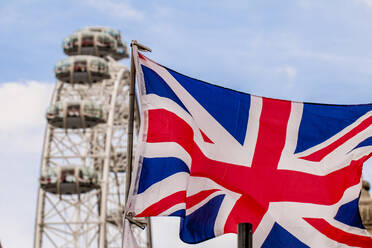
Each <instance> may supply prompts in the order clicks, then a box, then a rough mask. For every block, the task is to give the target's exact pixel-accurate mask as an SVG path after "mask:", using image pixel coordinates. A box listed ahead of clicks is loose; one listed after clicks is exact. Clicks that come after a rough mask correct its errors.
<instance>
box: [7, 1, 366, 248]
mask: <svg viewBox="0 0 372 248" xmlns="http://www.w3.org/2000/svg"><path fill="white" fill-rule="evenodd" d="M370 23H372V0H337V1H336V0H329V1H323V0H296V1H295V0H283V1H273V0H272V1H268V0H262V1H248V0H230V1H227V0H213V1H212V0H209V1H186V0H181V1H169V0H159V1H130V0H121V1H115V0H106V1H103V0H102V1H101V0H81V1H72V0H66V1H55V0H54V1H46V0H12V1H6V0H2V1H0V34H1V39H0V48H1V55H0V68H1V69H0V72H1V73H0V113H1V114H2V116H1V122H0V147H1V164H0V167H1V169H2V173H1V174H0V199H1V201H0V202H1V204H0V220H1V225H0V240H2V242H3V243H4V244H5V247H32V240H33V228H34V226H33V225H34V214H35V206H36V190H37V186H38V182H37V178H38V175H39V166H40V156H41V146H42V141H43V132H44V128H45V121H44V116H43V113H44V110H45V109H46V107H47V105H48V102H49V99H50V96H51V95H50V94H51V91H52V89H53V86H54V83H55V78H54V75H53V67H54V65H55V63H56V62H57V61H58V60H60V59H62V58H63V57H65V55H64V54H63V52H62V48H61V44H62V40H63V38H65V37H66V36H68V35H69V34H71V33H72V32H73V31H75V30H76V29H78V28H81V27H84V26H87V25H102V26H110V27H113V28H117V29H119V30H121V32H122V35H123V37H124V40H125V41H126V42H127V43H129V42H130V40H132V39H136V40H138V41H140V42H141V43H143V44H145V45H147V46H149V47H150V48H152V50H153V53H152V54H151V55H149V56H150V57H151V58H153V59H154V60H156V61H158V62H159V63H161V64H164V65H166V66H168V67H171V68H173V69H175V70H177V71H179V72H182V73H184V74H187V75H190V76H192V77H195V78H199V79H202V80H205V81H208V82H211V83H215V84H218V85H222V86H225V87H229V88H233V89H236V90H240V91H245V92H249V93H252V94H256V95H263V96H268V97H275V98H283V99H291V100H298V101H310V102H321V103H342V104H351V103H370V102H372V98H371V92H372V83H371V81H372V49H371V47H372V26H371V25H370ZM122 63H124V64H128V61H123V62H122ZM365 178H367V179H368V180H369V181H370V182H372V163H371V162H369V163H367V165H366V169H365ZM171 222H172V224H169V225H170V226H176V225H177V224H176V221H173V220H172V221H171ZM167 223H168V222H167ZM157 225H158V226H157V230H156V232H157V233H156V236H157V237H164V235H166V234H167V233H168V232H172V235H173V234H174V235H173V236H174V237H172V238H169V239H170V241H169V242H178V241H177V231H174V228H169V226H168V224H166V225H165V224H161V223H160V224H157ZM161 232H162V233H163V234H162V233H161ZM164 233H165V234H164ZM162 235H163V236H162ZM20 236H21V237H22V239H20V238H19V237H20ZM156 242H157V241H155V244H156ZM224 242H226V243H224ZM234 242H235V240H234V237H233V236H230V238H227V239H226V238H225V239H223V241H218V242H217V243H221V245H223V244H224V245H226V244H230V245H231V244H235V243H234ZM217 243H213V244H209V246H210V247H217V246H216V245H217ZM158 244H160V243H158ZM172 244H174V243H172ZM177 245H178V247H185V246H183V245H181V243H177ZM177 245H174V246H173V247H175V246H177ZM158 247H161V246H160V245H159V246H158ZM197 247H199V246H197ZM200 247H208V246H207V245H202V246H200ZM221 247H222V246H221Z"/></svg>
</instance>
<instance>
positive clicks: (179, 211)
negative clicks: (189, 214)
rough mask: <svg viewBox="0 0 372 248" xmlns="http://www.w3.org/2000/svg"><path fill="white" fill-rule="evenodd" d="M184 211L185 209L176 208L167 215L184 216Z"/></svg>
mask: <svg viewBox="0 0 372 248" xmlns="http://www.w3.org/2000/svg"><path fill="white" fill-rule="evenodd" d="M185 215H186V211H185V209H180V210H177V211H176V212H173V213H171V214H170V215H169V216H178V217H185Z"/></svg>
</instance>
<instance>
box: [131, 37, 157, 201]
mask: <svg viewBox="0 0 372 248" xmlns="http://www.w3.org/2000/svg"><path fill="white" fill-rule="evenodd" d="M130 46H131V50H132V56H131V63H130V86H129V120H128V140H127V168H126V185H125V201H127V200H128V196H129V188H130V184H131V180H132V160H133V159H132V158H133V126H134V101H135V96H136V91H135V83H136V65H135V61H134V55H136V56H137V54H138V50H142V51H149V52H151V49H150V48H148V47H146V46H144V45H142V44H139V43H138V42H137V41H136V40H132V42H131V44H130ZM137 109H138V106H137ZM138 117H139V114H138Z"/></svg>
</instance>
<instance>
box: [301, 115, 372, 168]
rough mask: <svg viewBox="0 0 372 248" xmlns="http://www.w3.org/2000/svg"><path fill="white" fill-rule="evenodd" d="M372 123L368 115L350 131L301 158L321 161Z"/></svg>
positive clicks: (371, 117)
mask: <svg viewBox="0 0 372 248" xmlns="http://www.w3.org/2000/svg"><path fill="white" fill-rule="evenodd" d="M371 124H372V116H370V117H368V118H367V119H365V120H364V121H362V122H361V123H360V124H359V125H358V126H356V127H354V128H353V129H352V130H351V131H350V132H348V133H346V134H345V135H344V136H342V137H341V138H339V139H337V140H336V141H334V142H333V143H331V144H330V145H328V146H326V147H324V148H323V149H321V150H319V151H316V152H314V153H312V154H310V155H307V156H305V157H301V158H302V159H305V160H309V161H314V162H319V161H321V160H322V159H323V158H324V157H326V156H327V155H328V154H330V153H331V152H333V151H334V150H335V149H336V148H337V147H339V146H341V145H342V144H344V143H345V142H346V141H348V140H349V139H351V138H352V137H354V136H355V135H357V134H358V133H360V132H362V131H363V130H365V129H366V128H368V127H369V126H370V125H371Z"/></svg>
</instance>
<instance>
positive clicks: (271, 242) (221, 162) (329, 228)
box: [127, 54, 372, 248]
mask: <svg viewBox="0 0 372 248" xmlns="http://www.w3.org/2000/svg"><path fill="white" fill-rule="evenodd" d="M135 56H136V55H135ZM135 60H136V67H137V78H138V81H139V95H140V108H141V117H142V119H141V120H142V122H141V128H140V134H139V141H138V145H137V151H136V152H137V154H136V161H135V171H134V173H133V176H134V178H135V180H133V181H132V185H131V196H130V198H129V203H128V205H127V207H128V211H130V212H132V213H134V215H135V216H137V217H143V216H179V217H181V224H180V238H181V239H182V240H183V241H184V242H186V243H198V242H201V241H204V240H207V239H210V238H213V237H216V236H218V235H222V234H224V233H236V232H237V224H238V223H242V222H249V223H251V224H252V225H253V245H254V247H286V248H288V247H316V248H319V247H327V248H331V247H372V239H371V237H370V236H369V235H368V232H367V231H366V230H365V228H364V227H363V225H362V222H361V218H360V214H359V210H358V200H359V195H360V190H361V174H362V166H363V163H364V162H365V161H366V160H367V159H368V158H369V157H370V156H371V155H372V125H371V124H372V104H365V105H325V104H313V103H301V102H292V101H285V100H277V99H270V98H265V97H259V96H255V95H250V94H246V93H241V92H237V91H234V90H229V89H225V88H222V87H219V86H215V85H212V84H209V83H205V82H202V81H199V80H196V79H193V78H190V77H187V76H184V75H182V74H179V73H177V72H175V71H173V70H171V69H168V68H166V67H164V66H162V65H160V64H158V63H156V62H154V61H152V60H150V59H149V58H147V57H145V56H144V55H142V54H138V56H137V57H136V59H135Z"/></svg>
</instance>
